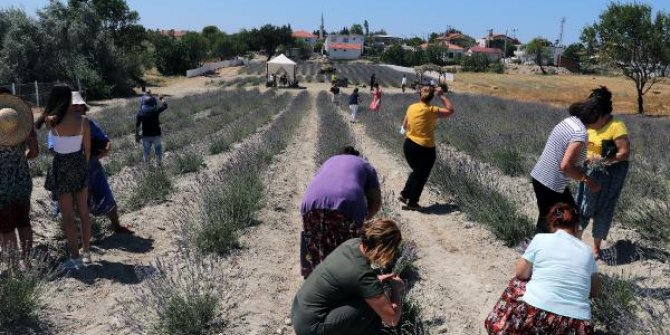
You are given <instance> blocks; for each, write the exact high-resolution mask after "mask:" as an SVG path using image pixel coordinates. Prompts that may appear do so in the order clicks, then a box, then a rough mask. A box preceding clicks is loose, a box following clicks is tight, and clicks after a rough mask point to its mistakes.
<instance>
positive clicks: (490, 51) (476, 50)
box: [466, 47, 503, 61]
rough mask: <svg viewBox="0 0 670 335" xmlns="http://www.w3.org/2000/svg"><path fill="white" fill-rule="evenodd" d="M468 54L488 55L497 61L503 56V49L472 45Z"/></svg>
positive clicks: (490, 58)
mask: <svg viewBox="0 0 670 335" xmlns="http://www.w3.org/2000/svg"><path fill="white" fill-rule="evenodd" d="M466 54H467V55H468V56H472V55H475V54H482V55H486V56H487V57H488V58H489V60H491V61H497V60H500V59H501V58H502V57H503V51H502V50H500V49H498V48H482V47H472V48H470V50H468V52H467V53H466Z"/></svg>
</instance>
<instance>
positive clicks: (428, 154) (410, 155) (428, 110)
mask: <svg viewBox="0 0 670 335" xmlns="http://www.w3.org/2000/svg"><path fill="white" fill-rule="evenodd" d="M419 94H420V95H419V100H420V101H419V102H417V103H414V104H412V105H410V106H409V107H408V108H407V113H406V114H405V120H404V121H403V129H404V133H405V143H404V145H403V152H404V154H405V159H406V160H407V163H408V164H409V166H410V167H411V168H412V172H411V173H410V174H409V177H408V178H407V182H406V183H405V188H404V189H403V190H402V191H401V192H400V197H399V198H398V200H400V201H401V202H403V203H404V204H405V206H404V207H403V209H408V210H421V206H419V197H420V196H421V192H423V187H424V186H425V185H426V181H427V180H428V176H430V171H431V170H432V169H433V164H435V157H436V155H435V135H434V133H435V125H436V123H437V119H438V118H447V117H449V116H451V115H453V114H454V107H453V105H452V103H451V101H450V100H449V98H447V97H446V96H445V95H444V92H443V91H442V88H440V87H438V88H435V87H433V86H428V85H426V86H422V87H421V90H420V91H419ZM435 95H437V96H438V97H439V98H440V100H441V101H442V104H443V105H444V108H440V107H437V106H433V105H431V104H430V102H431V100H433V97H434V96H435Z"/></svg>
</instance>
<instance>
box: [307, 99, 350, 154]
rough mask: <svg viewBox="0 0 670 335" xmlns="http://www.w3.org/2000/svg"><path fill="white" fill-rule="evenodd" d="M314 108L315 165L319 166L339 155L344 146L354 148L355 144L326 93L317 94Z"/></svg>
mask: <svg viewBox="0 0 670 335" xmlns="http://www.w3.org/2000/svg"><path fill="white" fill-rule="evenodd" d="M316 106H317V112H318V115H319V133H318V134H319V137H318V139H317V148H316V163H317V165H321V164H323V162H325V161H326V160H327V159H328V158H330V157H332V156H333V155H336V154H339V153H341V151H342V149H343V148H344V147H345V146H348V145H351V146H355V145H356V143H355V140H354V137H353V135H352V134H351V131H350V130H349V127H348V126H347V124H346V122H345V121H344V119H343V118H342V117H341V116H340V115H339V114H338V113H337V109H336V108H335V105H334V104H333V102H332V99H331V96H330V95H329V94H328V93H326V92H319V95H318V96H317V98H316Z"/></svg>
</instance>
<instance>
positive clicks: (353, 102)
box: [349, 92, 358, 105]
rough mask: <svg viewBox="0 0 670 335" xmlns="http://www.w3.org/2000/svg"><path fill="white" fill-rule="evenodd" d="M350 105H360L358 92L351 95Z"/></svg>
mask: <svg viewBox="0 0 670 335" xmlns="http://www.w3.org/2000/svg"><path fill="white" fill-rule="evenodd" d="M349 104H350V105H358V92H354V93H351V95H350V96H349Z"/></svg>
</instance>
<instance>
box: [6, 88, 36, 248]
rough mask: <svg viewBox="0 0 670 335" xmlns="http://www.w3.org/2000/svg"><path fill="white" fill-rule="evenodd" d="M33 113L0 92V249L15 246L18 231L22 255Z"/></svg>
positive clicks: (28, 231)
mask: <svg viewBox="0 0 670 335" xmlns="http://www.w3.org/2000/svg"><path fill="white" fill-rule="evenodd" d="M38 150H39V149H38V147H37V135H36V134H35V129H34V128H33V112H32V110H31V109H30V106H28V104H26V103H25V102H24V101H23V100H22V99H21V98H19V97H17V96H13V95H11V92H9V91H8V90H6V89H2V91H0V248H2V251H3V252H4V251H6V250H9V249H15V248H16V247H17V245H16V231H17V230H18V235H19V240H20V241H21V242H20V245H21V251H22V252H23V257H24V258H25V257H27V255H28V254H29V253H30V249H31V247H32V240H33V231H32V228H31V226H30V195H31V193H32V190H33V182H32V179H31V177H30V169H29V168H28V161H27V160H28V159H32V158H35V157H37V154H38Z"/></svg>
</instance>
